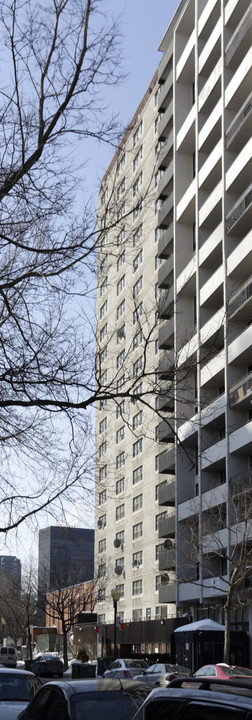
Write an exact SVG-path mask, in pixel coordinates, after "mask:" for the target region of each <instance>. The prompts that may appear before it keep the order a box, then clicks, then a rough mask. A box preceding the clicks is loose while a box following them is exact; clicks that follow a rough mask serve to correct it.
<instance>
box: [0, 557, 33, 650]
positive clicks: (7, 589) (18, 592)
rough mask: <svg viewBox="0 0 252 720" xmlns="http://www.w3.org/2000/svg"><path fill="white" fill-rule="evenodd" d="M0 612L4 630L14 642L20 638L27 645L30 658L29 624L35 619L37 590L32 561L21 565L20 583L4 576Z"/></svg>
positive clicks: (0, 596) (0, 595)
mask: <svg viewBox="0 0 252 720" xmlns="http://www.w3.org/2000/svg"><path fill="white" fill-rule="evenodd" d="M0 613H1V616H2V617H4V619H5V631H6V633H8V635H9V636H10V637H11V638H12V639H13V640H14V642H15V644H17V641H18V640H19V639H20V638H21V639H22V642H23V643H24V644H26V643H27V645H28V653H29V657H30V658H32V642H31V626H32V625H34V624H36V619H37V592H36V581H35V577H34V572H33V565H32V563H27V564H26V565H25V566H24V567H23V573H22V583H21V584H20V583H18V582H17V581H16V580H15V579H14V578H12V577H11V578H8V579H7V578H6V580H5V582H2V583H1V588H0Z"/></svg>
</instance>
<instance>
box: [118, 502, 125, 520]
mask: <svg viewBox="0 0 252 720" xmlns="http://www.w3.org/2000/svg"><path fill="white" fill-rule="evenodd" d="M124 516H125V505H124V504H123V505H118V507H117V508H116V520H122V518H124Z"/></svg>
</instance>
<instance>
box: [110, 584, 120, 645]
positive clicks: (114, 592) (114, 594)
mask: <svg viewBox="0 0 252 720" xmlns="http://www.w3.org/2000/svg"><path fill="white" fill-rule="evenodd" d="M111 597H112V598H113V604H114V658H116V657H117V655H118V650H117V644H116V627H117V619H116V615H117V601H118V600H119V592H118V590H111Z"/></svg>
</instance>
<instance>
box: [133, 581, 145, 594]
mask: <svg viewBox="0 0 252 720" xmlns="http://www.w3.org/2000/svg"><path fill="white" fill-rule="evenodd" d="M142 592H143V581H142V580H133V583H132V595H142Z"/></svg>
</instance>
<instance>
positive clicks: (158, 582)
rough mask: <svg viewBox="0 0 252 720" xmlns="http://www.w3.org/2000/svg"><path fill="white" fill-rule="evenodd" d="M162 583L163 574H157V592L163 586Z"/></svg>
mask: <svg viewBox="0 0 252 720" xmlns="http://www.w3.org/2000/svg"><path fill="white" fill-rule="evenodd" d="M161 585H162V575H156V577H155V590H156V592H157V590H159V588H160V587H161Z"/></svg>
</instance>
